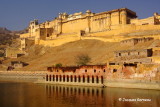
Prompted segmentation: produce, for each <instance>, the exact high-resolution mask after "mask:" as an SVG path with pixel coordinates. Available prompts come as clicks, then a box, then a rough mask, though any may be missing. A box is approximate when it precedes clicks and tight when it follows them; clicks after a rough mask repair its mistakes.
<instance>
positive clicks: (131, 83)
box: [104, 79, 160, 90]
mask: <svg viewBox="0 0 160 107" xmlns="http://www.w3.org/2000/svg"><path fill="white" fill-rule="evenodd" d="M104 85H105V86H107V87H121V88H137V89H153V90H160V81H149V80H133V79H116V80H105V82H104Z"/></svg>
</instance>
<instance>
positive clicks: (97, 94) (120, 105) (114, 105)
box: [0, 82, 160, 107]
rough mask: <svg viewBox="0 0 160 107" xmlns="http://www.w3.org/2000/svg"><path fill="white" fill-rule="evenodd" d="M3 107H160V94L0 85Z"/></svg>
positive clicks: (106, 89)
mask: <svg viewBox="0 0 160 107" xmlns="http://www.w3.org/2000/svg"><path fill="white" fill-rule="evenodd" d="M0 107H160V91H156V90H140V89H125V88H96V87H79V86H62V85H46V84H34V83H18V82H0Z"/></svg>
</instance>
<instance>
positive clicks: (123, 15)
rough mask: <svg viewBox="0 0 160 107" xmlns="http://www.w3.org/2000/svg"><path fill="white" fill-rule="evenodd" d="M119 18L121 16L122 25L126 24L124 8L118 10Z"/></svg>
mask: <svg viewBox="0 0 160 107" xmlns="http://www.w3.org/2000/svg"><path fill="white" fill-rule="evenodd" d="M120 18H121V23H122V24H123V25H125V24H127V12H126V10H122V11H121V12H120Z"/></svg>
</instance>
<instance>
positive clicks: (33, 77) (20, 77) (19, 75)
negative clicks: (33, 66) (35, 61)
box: [0, 71, 46, 82]
mask: <svg viewBox="0 0 160 107" xmlns="http://www.w3.org/2000/svg"><path fill="white" fill-rule="evenodd" d="M45 74H46V71H0V81H12V82H36V81H37V80H38V79H43V78H44V77H45Z"/></svg>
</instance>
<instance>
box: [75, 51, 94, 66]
mask: <svg viewBox="0 0 160 107" xmlns="http://www.w3.org/2000/svg"><path fill="white" fill-rule="evenodd" d="M90 61H91V58H90V57H89V56H88V54H80V55H77V56H76V57H75V62H76V64H77V65H87V64H88V63H89V62H90Z"/></svg>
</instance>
